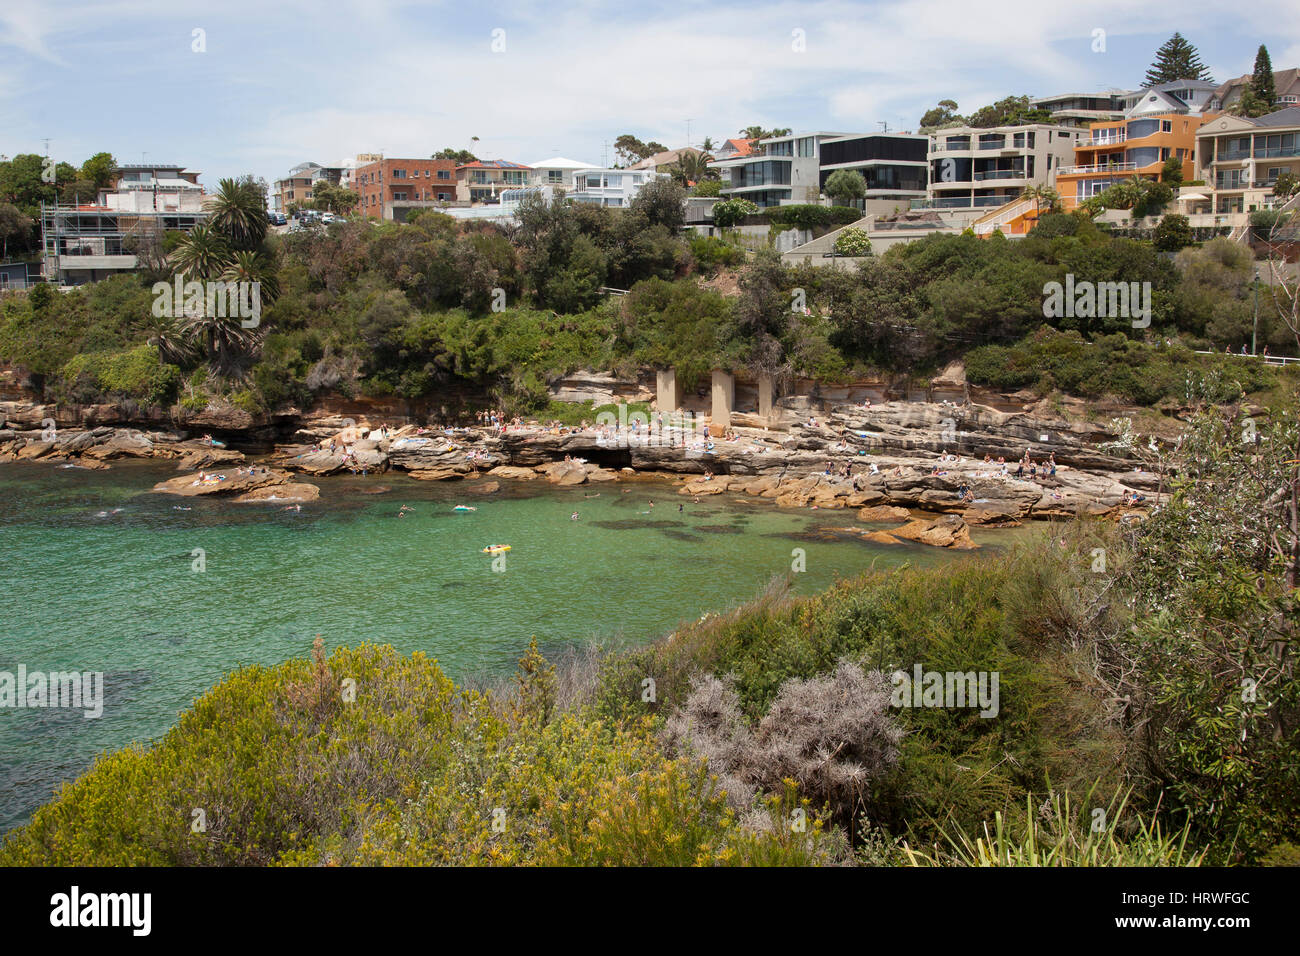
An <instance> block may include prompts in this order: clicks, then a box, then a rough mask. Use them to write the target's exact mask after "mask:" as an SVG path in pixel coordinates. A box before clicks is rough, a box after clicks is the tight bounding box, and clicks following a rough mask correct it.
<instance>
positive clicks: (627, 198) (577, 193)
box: [566, 168, 668, 207]
mask: <svg viewBox="0 0 1300 956" xmlns="http://www.w3.org/2000/svg"><path fill="white" fill-rule="evenodd" d="M667 178H668V174H667V173H657V172H655V171H654V170H650V169H643V170H638V169H636V168H630V169H579V170H575V171H574V172H573V173H572V174H571V175H570V178H569V187H570V189H569V192H568V194H567V196H566V198H568V199H572V200H573V201H574V202H585V203H594V204H596V205H598V206H619V207H623V206H629V205H631V203H632V200H633V199H635V198H636V195H637V193H639V192H640V191H641V189H642V187H644V186H645V185H646V183H649V182H653V181H654V180H656V179H667Z"/></svg>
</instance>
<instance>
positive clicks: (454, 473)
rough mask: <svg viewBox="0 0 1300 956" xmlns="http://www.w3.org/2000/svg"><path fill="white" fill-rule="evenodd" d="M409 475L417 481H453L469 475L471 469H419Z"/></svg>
mask: <svg viewBox="0 0 1300 956" xmlns="http://www.w3.org/2000/svg"><path fill="white" fill-rule="evenodd" d="M407 474H408V475H410V476H411V477H412V478H414V479H415V480H416V481H453V480H455V479H457V478H464V477H465V476H466V475H467V474H469V468H468V466H467V467H465V468H463V469H457V468H417V469H415V470H414V471H409V472H407Z"/></svg>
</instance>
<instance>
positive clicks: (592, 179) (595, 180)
mask: <svg viewBox="0 0 1300 956" xmlns="http://www.w3.org/2000/svg"><path fill="white" fill-rule="evenodd" d="M587 188H588V189H599V188H600V177H599V176H588V177H587Z"/></svg>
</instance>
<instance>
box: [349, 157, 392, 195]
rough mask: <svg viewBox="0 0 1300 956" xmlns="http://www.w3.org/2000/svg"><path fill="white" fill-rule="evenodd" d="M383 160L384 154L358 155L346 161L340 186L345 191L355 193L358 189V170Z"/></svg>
mask: <svg viewBox="0 0 1300 956" xmlns="http://www.w3.org/2000/svg"><path fill="white" fill-rule="evenodd" d="M383 158H384V154H383V153H357V155H356V156H354V157H353V158H352V159H345V160H344V161H343V176H342V177H341V178H340V179H339V185H340V186H342V187H343V188H344V189H351V190H353V191H354V192H355V191H356V188H357V183H356V180H357V170H358V169H360V168H361V167H362V166H369V165H370V164H371V163H377V162H379V161H381V160H382V159H383Z"/></svg>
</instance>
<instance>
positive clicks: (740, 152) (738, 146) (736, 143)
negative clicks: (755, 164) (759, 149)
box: [723, 139, 755, 156]
mask: <svg viewBox="0 0 1300 956" xmlns="http://www.w3.org/2000/svg"><path fill="white" fill-rule="evenodd" d="M754 142H755V141H754V140H752V139H729V140H727V141H726V143H724V144H723V147H724V148H726V147H730V148H731V149H734V150H735V151H736V155H737V156H748V155H749V154H750V153H752V152H753V151H754Z"/></svg>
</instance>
